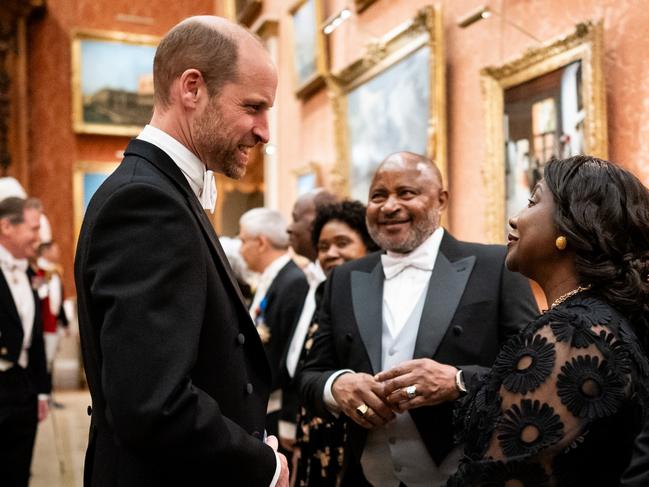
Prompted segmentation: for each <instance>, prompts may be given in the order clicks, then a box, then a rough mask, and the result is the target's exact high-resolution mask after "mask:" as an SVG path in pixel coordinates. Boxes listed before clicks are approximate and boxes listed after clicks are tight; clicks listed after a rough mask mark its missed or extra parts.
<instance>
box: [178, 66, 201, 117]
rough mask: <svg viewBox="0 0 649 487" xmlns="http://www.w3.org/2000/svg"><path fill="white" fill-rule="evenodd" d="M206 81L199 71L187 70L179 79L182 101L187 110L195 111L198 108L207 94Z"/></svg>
mask: <svg viewBox="0 0 649 487" xmlns="http://www.w3.org/2000/svg"><path fill="white" fill-rule="evenodd" d="M205 88H206V87H205V79H204V78H203V75H202V74H201V72H200V71H199V70H198V69H194V68H191V69H186V70H185V71H183V73H182V74H181V75H180V78H179V79H178V90H179V91H180V100H181V103H182V105H183V107H185V108H189V109H194V108H196V107H197V106H198V103H199V101H200V99H201V98H202V97H203V96H204V92H205Z"/></svg>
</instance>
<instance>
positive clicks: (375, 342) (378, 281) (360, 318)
mask: <svg viewBox="0 0 649 487" xmlns="http://www.w3.org/2000/svg"><path fill="white" fill-rule="evenodd" d="M351 286H352V305H353V307H354V318H356V323H357V325H358V331H359V332H360V334H361V339H362V340H363V344H364V345H365V350H366V351H367V355H368V357H369V358H370V363H371V364H372V370H373V372H374V373H375V374H376V373H378V372H380V371H381V336H382V332H381V330H382V329H383V267H381V263H380V262H379V263H378V264H376V267H374V270H372V272H370V273H367V272H362V271H353V272H352V273H351Z"/></svg>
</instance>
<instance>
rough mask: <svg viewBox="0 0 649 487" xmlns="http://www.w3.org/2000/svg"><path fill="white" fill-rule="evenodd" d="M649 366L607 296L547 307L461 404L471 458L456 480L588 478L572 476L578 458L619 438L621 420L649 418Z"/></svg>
mask: <svg viewBox="0 0 649 487" xmlns="http://www.w3.org/2000/svg"><path fill="white" fill-rule="evenodd" d="M648 372H649V367H648V366H647V361H646V358H645V357H644V355H643V353H642V351H641V350H640V347H639V345H638V341H637V339H636V338H635V335H634V334H633V332H632V331H631V329H630V327H629V326H628V323H627V322H626V321H625V320H624V318H622V317H621V316H620V315H619V314H618V313H617V312H616V311H615V310H613V309H612V308H611V307H610V306H609V305H608V304H606V303H605V302H603V301H601V300H599V299H597V298H594V297H588V296H579V297H578V298H573V299H571V300H570V301H569V302H566V303H564V304H563V305H562V306H560V307H557V308H556V309H553V310H551V311H549V312H547V313H545V314H544V315H542V316H541V317H539V319H537V320H536V321H535V322H534V323H532V324H531V325H530V326H528V327H527V328H526V329H525V330H524V331H523V332H522V333H521V334H519V335H517V336H516V337H514V338H512V339H511V340H510V341H508V342H507V343H506V344H505V346H504V347H503V348H502V349H501V351H500V353H499V355H498V357H497V359H496V361H495V363H494V365H493V368H492V371H491V373H490V375H489V376H488V377H487V381H486V383H485V385H484V386H483V387H482V388H480V389H479V390H478V391H476V392H475V393H474V394H473V395H472V396H471V397H468V398H467V399H466V400H465V402H464V404H463V405H462V407H461V408H460V409H459V410H458V419H459V420H460V421H461V422H462V423H463V427H464V431H463V433H462V434H461V435H460V436H461V439H462V440H463V441H465V443H466V458H465V461H464V462H463V465H462V467H461V469H460V473H459V474H458V475H457V476H456V477H455V478H454V480H453V481H452V482H451V483H450V484H449V485H465V486H468V485H504V482H506V481H508V480H517V481H518V482H519V483H518V484H516V485H525V486H537V485H538V486H543V485H586V484H573V483H571V482H570V481H569V480H568V478H569V477H571V475H574V472H575V471H576V470H578V469H579V466H578V465H576V464H575V462H577V463H578V462H579V461H581V460H580V459H581V458H582V455H581V453H583V452H586V451H589V449H591V448H599V449H600V450H601V449H602V448H615V447H611V445H606V438H607V434H608V433H607V432H608V431H610V430H611V428H616V427H617V426H619V428H618V429H619V430H622V429H625V428H627V429H633V427H631V426H629V422H633V423H634V424H636V423H641V419H640V418H641V417H642V416H643V414H644V404H646V397H647V392H646V385H647V383H648V382H647V375H648V374H647V373H648ZM633 414H635V415H636V416H637V418H631V417H630V416H631V415H633ZM625 448H627V446H626V444H625V445H620V449H621V450H623V449H625ZM573 450H575V451H576V450H580V451H579V452H577V453H578V454H575V453H574V452H573ZM581 450H583V452H582V451H581ZM620 453H621V452H620ZM563 457H566V458H570V459H571V460H570V463H569V462H567V461H565V459H564V458H563ZM586 457H588V455H586ZM584 468H588V467H586V466H584ZM590 468H591V469H592V466H591V467H590ZM609 469H610V465H609ZM619 474H620V475H621V472H620V473H619ZM499 479H500V480H502V484H501V483H499V482H500V480H499ZM618 479H619V476H618ZM458 481H459V482H460V483H455V484H454V483H453V482H458ZM493 481H496V482H495V483H493ZM507 485H509V484H507ZM512 485H514V484H512ZM600 485H609V484H607V483H606V482H605V483H603V484H600ZM610 485H614V484H610Z"/></svg>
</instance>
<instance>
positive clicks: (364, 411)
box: [356, 403, 370, 418]
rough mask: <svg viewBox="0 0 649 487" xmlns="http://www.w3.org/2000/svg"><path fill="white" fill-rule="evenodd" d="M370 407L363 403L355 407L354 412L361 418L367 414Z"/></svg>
mask: <svg viewBox="0 0 649 487" xmlns="http://www.w3.org/2000/svg"><path fill="white" fill-rule="evenodd" d="M369 409H370V407H369V406H368V405H367V404H365V403H363V404H361V405H360V406H358V407H357V408H356V414H358V415H359V416H360V417H361V418H362V417H363V416H365V415H366V414H367V411H368V410H369Z"/></svg>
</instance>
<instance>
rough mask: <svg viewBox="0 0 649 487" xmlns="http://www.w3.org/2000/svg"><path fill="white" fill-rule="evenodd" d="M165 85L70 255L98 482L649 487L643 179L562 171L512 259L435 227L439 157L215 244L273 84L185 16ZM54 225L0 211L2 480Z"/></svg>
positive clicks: (15, 452)
mask: <svg viewBox="0 0 649 487" xmlns="http://www.w3.org/2000/svg"><path fill="white" fill-rule="evenodd" d="M154 84H155V106H154V112H153V116H152V119H151V121H150V123H149V124H148V125H147V126H146V127H145V128H144V129H143V130H142V132H141V133H140V135H139V136H138V137H137V138H136V139H133V140H132V141H131V142H130V143H129V145H128V147H127V148H126V150H125V152H124V159H123V161H122V162H121V164H120V165H119V167H118V169H117V170H116V171H115V172H114V173H113V174H112V175H111V176H110V177H109V178H108V179H107V180H106V181H105V182H104V184H102V185H101V187H100V188H99V189H98V190H97V191H96V193H95V194H94V196H93V198H92V200H91V201H90V203H89V205H88V208H87V210H86V215H85V218H84V223H83V226H82V228H81V232H80V235H79V241H78V246H77V251H76V258H75V283H76V288H77V289H76V290H77V295H78V314H79V328H80V336H81V347H82V352H83V358H84V366H85V372H86V377H87V381H88V386H89V389H90V393H91V396H92V407H91V408H90V409H89V414H91V424H90V431H89V439H88V447H87V454H86V461H85V473H84V483H85V485H87V486H111V487H112V486H133V487H135V486H137V487H140V486H144V485H156V486H166V485H170V486H171V485H192V486H194V485H196V486H199V485H228V486H230V485H237V486H238V485H241V486H248V485H250V486H270V487H275V486H279V487H286V486H288V485H297V486H310V487H315V486H337V485H348V486H364V485H371V486H376V487H424V486H431V485H432V486H438V485H440V486H441V485H450V486H473V485H475V486H480V485H484V486H489V485H503V486H505V485H524V486H527V487H531V486H539V487H540V486H550V485H553V486H578V485H620V484H621V485H625V486H641V485H647V484H648V483H649V455H648V454H647V451H648V450H649V422H648V421H647V420H648V419H649V418H648V417H647V412H648V411H649V405H648V404H647V401H648V400H649V361H648V360H647V350H649V348H648V345H649V344H648V337H649V191H648V190H647V188H646V187H645V186H643V185H642V183H641V182H640V181H639V180H638V179H637V178H636V177H635V176H633V175H632V174H631V173H629V172H628V171H626V170H624V169H622V168H620V167H619V166H617V165H615V164H613V163H610V162H608V161H604V160H600V159H596V158H593V157H589V156H576V157H572V158H569V159H562V160H559V159H553V160H551V161H550V162H549V163H548V164H547V165H546V168H545V175H544V178H543V179H541V180H540V181H539V183H538V184H536V186H535V188H534V191H533V193H532V196H531V198H530V200H529V202H528V205H527V206H526V207H525V208H522V209H521V211H520V212H519V213H518V215H516V216H515V217H513V218H512V219H511V220H510V222H509V225H510V227H511V230H510V234H509V237H508V244H507V246H503V245H485V244H478V243H470V242H463V241H460V240H458V239H456V238H455V237H453V235H451V234H450V232H448V231H447V230H446V229H445V228H444V227H443V225H442V221H443V213H444V211H445V210H446V207H447V204H448V200H449V193H448V191H447V189H446V186H445V182H444V180H443V177H442V174H441V173H440V170H439V169H438V168H437V166H436V165H435V162H434V161H432V160H430V159H428V158H427V157H425V156H424V155H420V154H415V153H411V152H405V151H404V152H397V153H394V154H386V155H385V158H384V160H383V161H382V162H381V163H380V165H379V166H378V169H377V170H376V171H375V172H374V174H373V175H372V178H371V181H370V186H369V193H368V197H367V205H365V204H364V203H362V202H359V201H351V200H345V199H340V198H337V197H336V196H334V195H333V194H331V193H329V192H328V191H327V190H325V189H316V190H314V191H311V192H309V193H307V194H304V195H302V196H301V197H300V198H299V199H298V200H297V201H296V202H295V205H294V208H293V212H292V221H291V222H290V223H288V222H287V221H286V220H285V219H284V217H283V216H282V215H281V213H279V212H277V211H275V210H271V209H267V208H255V209H252V210H250V211H247V212H246V213H244V214H243V215H242V217H241V219H240V222H239V235H238V237H237V238H236V239H228V240H227V241H226V240H223V244H222V243H221V241H220V239H219V238H218V236H217V235H216V233H215V231H214V229H213V226H212V224H211V222H210V221H209V219H208V218H207V215H206V211H205V210H213V208H214V205H215V199H214V197H215V195H214V188H213V186H212V185H213V182H211V181H212V180H211V179H210V177H209V176H210V174H209V171H217V172H220V173H222V174H224V175H226V176H227V177H230V178H233V179H237V178H241V177H242V176H243V175H244V173H245V171H246V167H247V164H248V158H249V152H250V150H251V149H252V148H253V147H254V146H256V145H257V144H259V143H266V142H267V141H268V138H269V128H268V110H269V109H270V107H272V106H273V103H274V99H275V92H276V89H277V73H276V70H275V67H274V65H273V63H272V62H271V60H270V57H269V55H268V53H267V52H266V51H265V49H264V48H263V46H262V44H261V43H260V42H259V39H257V38H256V37H254V36H253V35H251V34H250V33H249V32H248V31H246V30H245V29H243V28H241V27H240V26H238V25H235V24H233V23H231V22H228V21H225V20H224V19H221V18H218V17H211V16H203V17H192V18H189V19H186V20H185V21H183V22H181V23H180V24H178V25H176V26H175V27H174V28H173V29H172V30H171V31H170V32H169V33H168V34H167V35H166V36H165V37H164V38H163V39H162V41H161V42H160V44H159V46H158V48H157V51H156V56H155V61H154ZM41 213H42V208H41V206H40V204H39V203H38V201H36V200H34V199H30V198H21V197H9V198H4V199H2V201H0V263H1V264H2V274H0V313H2V314H0V326H1V327H2V328H0V330H1V334H0V400H1V401H0V438H2V439H3V441H1V442H0V478H1V479H3V482H4V481H5V480H7V482H8V483H7V485H16V486H19V485H20V486H24V485H27V483H28V479H29V468H30V462H31V452H32V448H33V442H34V435H35V432H36V426H37V422H38V420H39V419H43V418H44V417H45V415H46V414H47V409H48V394H49V393H50V390H51V377H50V376H49V375H48V364H51V360H52V358H51V357H52V353H53V352H52V351H53V350H55V349H56V344H55V343H52V342H54V341H55V336H56V334H57V331H56V326H57V324H59V323H64V322H65V319H64V317H63V316H62V315H61V313H60V311H61V296H62V288H61V279H60V273H61V270H60V268H59V266H58V265H57V252H56V244H55V243H54V242H51V241H50V240H47V239H41V238H40V237H39V229H40V226H41ZM529 279H531V280H533V281H535V282H536V283H537V284H538V285H539V286H540V289H541V292H542V293H543V294H544V296H545V298H546V300H547V303H548V306H549V309H548V310H546V311H544V312H540V311H539V309H538V306H537V301H536V299H535V297H534V295H533V293H532V290H531V287H530V283H529ZM51 335H55V336H54V337H52V336H51ZM52 338H54V340H53V339H52ZM48 342H49V345H48ZM48 349H49V350H50V352H48ZM5 439H7V441H5Z"/></svg>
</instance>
